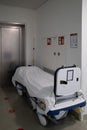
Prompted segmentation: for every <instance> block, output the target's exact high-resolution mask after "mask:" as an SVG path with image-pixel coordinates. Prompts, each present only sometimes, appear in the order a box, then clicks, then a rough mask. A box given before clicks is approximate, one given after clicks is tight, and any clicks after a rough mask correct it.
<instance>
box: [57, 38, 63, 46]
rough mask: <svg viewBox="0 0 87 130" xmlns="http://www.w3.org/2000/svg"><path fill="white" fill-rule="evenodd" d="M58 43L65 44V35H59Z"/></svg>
mask: <svg viewBox="0 0 87 130" xmlns="http://www.w3.org/2000/svg"><path fill="white" fill-rule="evenodd" d="M58 44H59V45H64V36H59V37H58Z"/></svg>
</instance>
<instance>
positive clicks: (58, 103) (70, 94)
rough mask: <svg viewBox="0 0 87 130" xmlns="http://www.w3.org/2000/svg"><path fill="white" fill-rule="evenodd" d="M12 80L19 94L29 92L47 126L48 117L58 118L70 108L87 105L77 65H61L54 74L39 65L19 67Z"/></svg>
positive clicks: (29, 96)
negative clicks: (81, 88)
mask: <svg viewBox="0 0 87 130" xmlns="http://www.w3.org/2000/svg"><path fill="white" fill-rule="evenodd" d="M12 82H13V84H14V86H15V87H16V88H17V91H18V93H19V95H23V93H26V94H27V97H28V98H29V99H30V101H31V104H32V106H33V109H35V110H36V112H37V115H38V118H39V120H40V123H41V124H42V125H43V126H46V125H47V120H46V117H48V118H49V119H51V120H53V121H54V119H56V120H58V119H61V118H64V117H66V115H67V113H68V111H69V110H71V109H75V108H78V107H80V108H82V107H84V106H85V105H86V101H85V99H84V95H83V94H82V92H81V90H80V68H79V67H76V66H70V67H61V68H58V69H57V70H56V71H55V74H54V76H53V75H52V74H49V73H47V72H45V71H44V70H42V69H40V68H38V67H36V66H30V67H29V66H26V67H19V68H17V69H16V72H15V74H14V76H13V77H12Z"/></svg>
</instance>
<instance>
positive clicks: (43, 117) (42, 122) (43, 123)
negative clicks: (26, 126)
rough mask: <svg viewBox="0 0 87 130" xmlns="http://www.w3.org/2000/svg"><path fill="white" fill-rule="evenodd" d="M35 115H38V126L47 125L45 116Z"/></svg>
mask: <svg viewBox="0 0 87 130" xmlns="http://www.w3.org/2000/svg"><path fill="white" fill-rule="evenodd" d="M37 115H38V118H39V121H40V124H41V125H42V126H46V125H47V119H46V118H45V116H43V115H41V114H37Z"/></svg>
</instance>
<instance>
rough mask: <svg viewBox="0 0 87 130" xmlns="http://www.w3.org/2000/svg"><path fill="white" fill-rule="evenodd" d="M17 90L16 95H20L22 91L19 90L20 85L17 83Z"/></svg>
mask: <svg viewBox="0 0 87 130" xmlns="http://www.w3.org/2000/svg"><path fill="white" fill-rule="evenodd" d="M17 92H18V95H20V96H22V95H23V92H22V90H21V86H20V85H17Z"/></svg>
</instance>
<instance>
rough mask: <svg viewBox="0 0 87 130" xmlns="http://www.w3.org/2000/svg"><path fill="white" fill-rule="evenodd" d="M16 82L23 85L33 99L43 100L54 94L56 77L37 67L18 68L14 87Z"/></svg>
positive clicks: (13, 79) (13, 80) (14, 78)
mask: <svg viewBox="0 0 87 130" xmlns="http://www.w3.org/2000/svg"><path fill="white" fill-rule="evenodd" d="M15 81H18V82H19V83H21V84H23V85H24V86H25V87H26V88H27V91H28V93H29V94H30V96H33V97H38V98H42V97H45V96H51V95H52V93H53V89H54V76H53V75H51V74H49V73H47V72H45V71H43V70H42V69H40V68H38V67H36V66H31V67H28V66H26V67H19V68H17V70H16V72H15V74H14V76H13V77H12V82H13V84H14V85H15Z"/></svg>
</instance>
